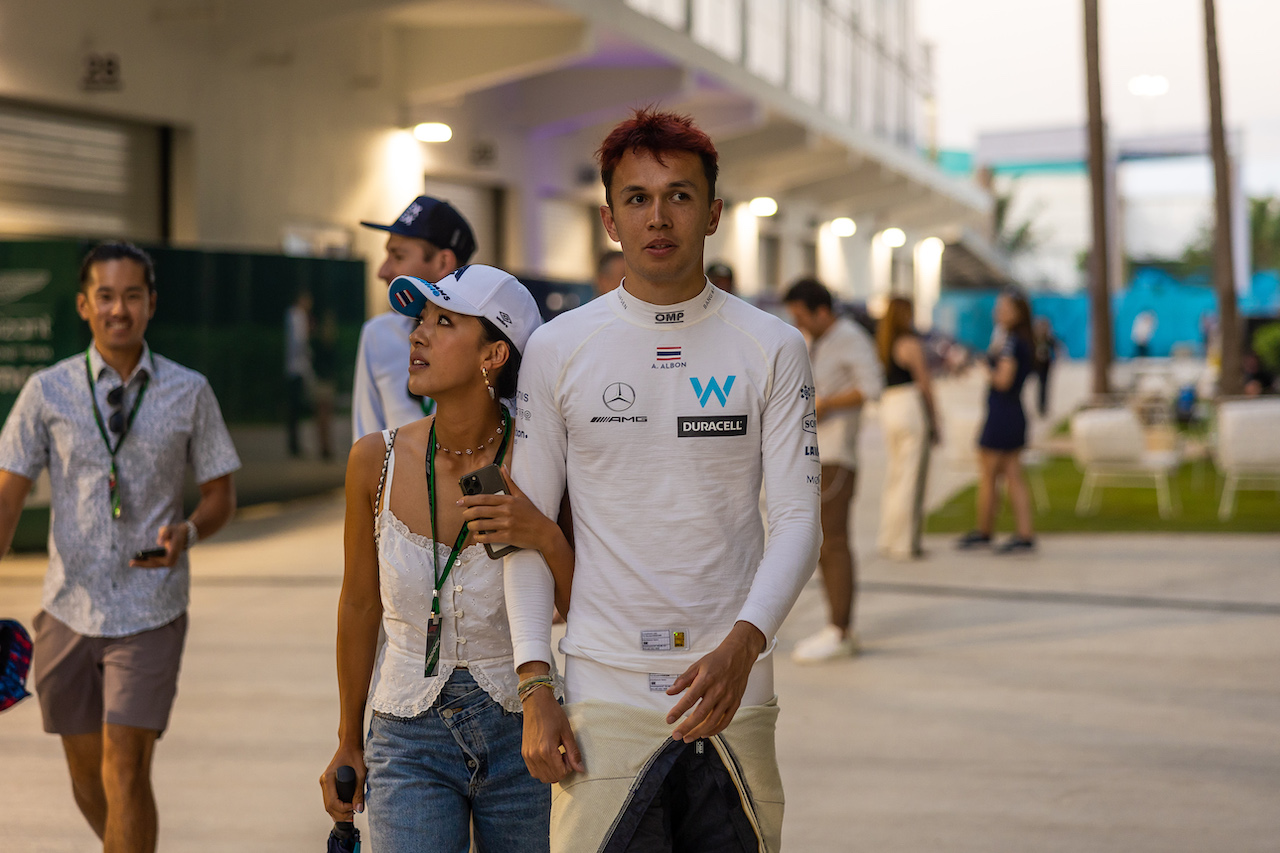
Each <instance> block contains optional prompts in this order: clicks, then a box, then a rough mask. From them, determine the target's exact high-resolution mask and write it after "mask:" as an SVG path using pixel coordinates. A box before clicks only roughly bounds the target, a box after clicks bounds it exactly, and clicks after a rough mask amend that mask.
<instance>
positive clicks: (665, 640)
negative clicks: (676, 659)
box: [640, 628, 689, 652]
mask: <svg viewBox="0 0 1280 853" xmlns="http://www.w3.org/2000/svg"><path fill="white" fill-rule="evenodd" d="M687 648H689V632H688V631H686V630H684V629H682V628H664V629H662V630H657V631H641V632H640V651H642V652H674V651H678V650H679V651H683V650H684V649H687Z"/></svg>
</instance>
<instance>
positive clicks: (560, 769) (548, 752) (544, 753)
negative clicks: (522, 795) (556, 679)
mask: <svg viewBox="0 0 1280 853" xmlns="http://www.w3.org/2000/svg"><path fill="white" fill-rule="evenodd" d="M520 752H521V754H522V755H523V756H524V763H525V766H527V767H528V768H529V773H530V775H532V776H533V778H535V779H537V780H538V781H539V782H542V783H543V784H547V785H550V784H551V783H553V782H559V781H560V780H561V779H563V778H564V777H566V776H568V775H569V773H570V772H572V771H574V770H576V771H578V772H579V773H585V772H586V770H587V767H586V765H585V764H583V763H582V753H581V752H580V751H579V750H578V742H577V741H576V740H574V737H573V728H572V727H571V726H570V725H569V718H568V717H567V716H565V713H564V708H562V707H560V703H559V702H557V701H556V697H555V694H554V693H552V692H551V690H550V689H548V688H545V687H544V688H540V689H538V690H535V691H533V692H532V693H530V694H529V695H528V697H526V698H525V700H524V742H523V745H522V747H521V749H520Z"/></svg>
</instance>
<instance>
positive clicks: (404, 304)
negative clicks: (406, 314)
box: [396, 290, 413, 308]
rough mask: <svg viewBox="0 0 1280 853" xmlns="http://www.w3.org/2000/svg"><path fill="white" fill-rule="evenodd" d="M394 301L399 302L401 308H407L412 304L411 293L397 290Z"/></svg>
mask: <svg viewBox="0 0 1280 853" xmlns="http://www.w3.org/2000/svg"><path fill="white" fill-rule="evenodd" d="M396 302H399V303H400V307H401V308H408V307H409V306H410V305H412V304H413V294H412V293H410V292H409V291H408V290H397V291H396Z"/></svg>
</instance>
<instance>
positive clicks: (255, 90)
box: [0, 0, 991, 314]
mask: <svg viewBox="0 0 1280 853" xmlns="http://www.w3.org/2000/svg"><path fill="white" fill-rule="evenodd" d="M913 14H914V3H913V2H911V0H547V2H536V1H535V0H417V2H392V0H307V2H303V0H273V2H269V3H263V2H249V0H110V2H103V3H97V4H85V3H80V2H75V0H39V2H37V0H11V2H8V3H6V4H5V6H4V9H3V14H2V16H0V236H3V237H29V236H84V237H105V236H125V237H130V238H133V239H137V240H141V241H151V242H169V243H173V244H177V245H200V246H206V247H217V248H228V249H236V250H244V251H282V250H284V251H288V252H291V253H300V254H306V253H313V254H343V253H347V254H353V255H355V256H360V257H365V258H367V259H369V260H371V261H373V263H371V264H370V281H369V298H368V304H369V306H370V308H371V310H382V309H383V307H384V304H385V303H384V301H383V298H382V290H381V285H380V283H378V282H377V281H376V280H374V279H373V269H375V268H376V266H377V263H376V261H377V259H378V258H379V257H380V255H381V243H382V239H381V238H382V236H383V235H381V234H380V233H379V232H373V231H369V230H367V229H362V228H360V227H359V226H358V225H357V223H358V222H359V221H360V220H362V219H366V220H375V221H390V220H391V219H392V218H393V217H394V216H395V215H397V214H398V213H399V211H400V210H401V209H402V208H403V207H404V206H405V204H406V203H407V202H408V201H409V200H410V199H411V198H413V197H414V196H415V195H417V194H419V193H422V192H428V193H431V194H433V195H438V196H442V197H445V198H448V199H450V200H451V201H452V202H454V203H455V205H457V206H458V207H459V208H460V209H461V210H462V211H463V212H464V213H465V214H466V215H467V217H468V218H469V219H470V220H471V221H472V223H473V225H474V227H475V229H476V231H477V236H478V238H479V250H478V252H477V256H476V260H477V261H481V262H487V263H495V264H500V265H503V266H506V267H508V268H510V269H512V270H513V271H516V272H518V273H527V274H531V275H537V276H543V277H549V278H560V279H568V280H580V281H586V280H589V279H590V277H591V274H592V271H593V268H594V261H595V258H596V256H597V255H598V253H599V252H600V251H602V250H604V249H606V248H608V245H607V237H606V236H605V234H604V231H603V228H601V227H600V225H599V219H598V213H597V207H598V205H599V204H600V203H601V202H602V200H603V193H602V190H601V187H600V186H599V180H598V172H597V170H596V169H595V165H594V160H593V154H594V151H595V149H596V147H597V146H598V145H599V142H600V140H601V139H602V138H603V136H604V134H605V133H606V132H607V130H608V128H609V127H610V126H612V125H613V124H614V123H616V122H617V121H618V120H620V119H622V118H624V117H625V116H626V115H627V114H628V112H629V111H630V110H631V109H632V108H634V107H636V106H640V105H645V104H658V105H661V106H662V107H664V108H669V109H674V110H677V111H681V112H686V113H689V114H691V115H693V117H694V118H695V119H696V120H697V121H698V123H699V124H700V125H701V126H702V127H703V128H704V129H706V130H707V131H708V132H709V133H710V134H711V136H712V138H713V139H714V140H715V141H716V143H717V146H718V147H719V149H720V153H721V165H722V179H721V184H720V186H719V190H720V195H721V196H722V197H723V198H724V199H725V201H726V216H725V218H724V220H723V222H722V225H721V230H720V233H718V234H717V235H715V237H713V238H712V239H711V241H710V242H709V245H708V260H709V261H711V260H723V261H725V262H727V263H729V264H730V265H731V266H733V267H734V269H735V271H736V273H737V278H738V281H739V286H740V288H741V290H742V292H744V293H745V294H747V295H751V294H756V293H765V292H776V291H777V290H778V289H780V288H782V287H785V285H786V284H787V283H789V282H790V281H791V280H793V279H794V278H796V277H798V276H800V275H805V274H816V275H818V277H819V278H821V279H823V280H824V281H826V282H827V283H829V284H830V285H831V286H832V287H833V288H834V289H835V290H836V291H838V292H839V293H840V294H841V295H843V296H845V297H846V298H851V299H869V298H872V297H875V296H877V295H884V294H887V293H889V292H890V291H891V290H893V291H895V292H902V293H911V292H916V293H917V295H918V296H919V297H921V298H922V299H923V300H925V301H927V299H928V297H929V294H930V292H931V288H936V265H937V256H938V255H939V251H938V247H939V246H940V245H941V243H940V242H938V241H937V240H932V241H930V240H928V238H942V239H943V240H946V241H948V242H951V241H954V240H957V239H961V238H962V237H963V236H964V235H966V234H973V233H982V232H984V231H985V230H986V229H987V226H988V222H989V219H990V211H991V201H990V198H989V196H988V195H987V194H986V193H985V192H984V191H982V190H980V189H978V188H977V187H976V186H975V185H974V184H972V183H970V182H967V181H961V180H957V179H955V178H951V177H947V176H945V175H943V173H942V172H941V171H940V170H938V169H937V168H936V167H935V166H934V165H933V164H932V163H931V162H930V160H929V159H928V157H927V156H926V154H925V153H923V152H925V151H926V150H927V149H928V147H929V146H930V141H929V120H930V114H931V107H930V105H931V94H930V91H931V89H930V82H929V63H928V53H927V51H926V49H925V48H924V46H923V45H922V44H921V43H920V42H919V39H918V37H917V36H916V31H915V27H914V19H913ZM423 122H437V123H442V124H445V125H448V127H449V128H450V131H451V136H450V138H449V139H448V141H442V142H423V141H419V139H417V138H415V136H414V134H413V128H414V127H415V126H417V125H418V124H419V123H423ZM758 197H769V198H772V199H773V200H774V201H775V202H776V205H777V212H776V213H775V214H774V215H772V216H758V215H756V214H755V213H752V212H751V208H750V202H751V200H752V199H755V198H758ZM833 223H834V224H833ZM850 232H852V233H850ZM886 235H887V237H886ZM922 307H925V308H926V310H925V311H922V312H921V313H922V314H924V313H927V306H922Z"/></svg>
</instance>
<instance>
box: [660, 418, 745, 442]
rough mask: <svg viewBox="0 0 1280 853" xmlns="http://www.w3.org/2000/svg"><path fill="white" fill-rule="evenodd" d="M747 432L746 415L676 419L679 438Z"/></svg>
mask: <svg viewBox="0 0 1280 853" xmlns="http://www.w3.org/2000/svg"><path fill="white" fill-rule="evenodd" d="M746 434H747V416H746V415H722V416H721V417H718V418H709V417H696V416H695V417H683V416H682V417H680V418H677V420H676V435H677V436H678V437H679V438H697V437H699V436H715V435H746Z"/></svg>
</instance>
